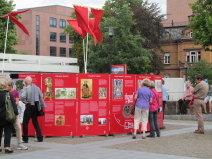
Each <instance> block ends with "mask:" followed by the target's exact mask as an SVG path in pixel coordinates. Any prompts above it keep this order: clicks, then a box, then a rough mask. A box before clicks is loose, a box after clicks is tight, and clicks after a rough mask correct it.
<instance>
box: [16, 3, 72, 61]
mask: <svg viewBox="0 0 212 159" xmlns="http://www.w3.org/2000/svg"><path fill="white" fill-rule="evenodd" d="M29 9H30V11H28V12H25V13H23V14H22V18H21V19H20V22H21V23H22V24H23V25H24V26H25V27H26V28H27V30H28V31H29V34H30V36H29V37H28V36H27V35H25V34H24V33H23V32H22V30H20V29H19V28H17V37H18V39H19V43H18V44H17V45H15V46H14V49H15V50H17V51H20V52H24V53H26V54H29V55H41V56H60V57H73V49H72V45H73V40H72V38H71V36H70V37H69V35H66V34H64V33H63V32H64V28H65V26H66V25H67V21H66V20H67V19H69V17H70V15H71V14H72V12H73V11H74V9H73V8H70V7H64V6H59V5H53V6H44V7H36V8H29Z"/></svg>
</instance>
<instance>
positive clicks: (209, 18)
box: [190, 0, 212, 51]
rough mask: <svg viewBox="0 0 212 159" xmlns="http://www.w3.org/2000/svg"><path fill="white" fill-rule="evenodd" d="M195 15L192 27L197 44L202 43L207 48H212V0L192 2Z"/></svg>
mask: <svg viewBox="0 0 212 159" xmlns="http://www.w3.org/2000/svg"><path fill="white" fill-rule="evenodd" d="M190 6H191V8H192V11H193V14H194V15H193V16H192V17H191V24H190V27H191V28H192V30H193V37H194V39H195V41H196V43H197V44H201V45H202V46H203V47H204V49H205V50H210V51H212V50H211V49H210V46H211V45H212V1H211V0H196V1H195V2H194V3H191V4H190Z"/></svg>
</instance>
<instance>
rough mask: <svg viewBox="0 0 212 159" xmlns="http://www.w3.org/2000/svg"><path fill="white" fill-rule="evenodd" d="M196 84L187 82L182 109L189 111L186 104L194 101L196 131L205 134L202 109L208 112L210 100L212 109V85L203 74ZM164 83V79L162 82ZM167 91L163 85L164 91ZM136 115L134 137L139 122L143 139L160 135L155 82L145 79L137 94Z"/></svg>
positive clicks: (164, 103) (198, 77)
mask: <svg viewBox="0 0 212 159" xmlns="http://www.w3.org/2000/svg"><path fill="white" fill-rule="evenodd" d="M195 81H196V86H195V87H194V88H193V87H192V85H191V83H190V82H186V91H185V94H184V96H183V97H182V99H181V100H179V104H180V111H181V112H182V113H187V110H186V106H187V105H188V104H189V103H190V102H191V101H192V102H193V103H192V104H193V105H194V114H195V117H196V120H197V123H198V124H197V125H198V126H197V129H196V130H195V131H194V133H197V134H204V120H203V115H202V109H203V111H204V113H206V106H205V105H206V103H207V102H208V101H209V113H211V111H212V107H211V105H212V104H211V102H212V87H211V86H210V85H209V84H207V83H206V82H205V81H204V79H203V76H202V75H197V76H196V77H195ZM162 84H163V85H164V81H163V82H162ZM164 91H165V93H166V88H165V87H163V89H162V92H164ZM135 101H136V103H135V116H134V133H133V136H132V138H133V139H136V134H137V130H138V129H139V124H140V123H142V130H143V133H142V139H145V138H146V137H155V136H156V135H157V137H160V127H159V123H158V119H157V114H158V111H159V109H158V108H159V96H158V92H157V91H156V89H155V85H154V82H151V81H150V80H149V79H144V80H143V82H142V84H141V86H140V87H139V88H138V90H137V91H136V95H135ZM165 105H166V99H165V98H163V111H164V109H165ZM148 120H149V122H150V134H149V135H148V136H146V131H147V123H148Z"/></svg>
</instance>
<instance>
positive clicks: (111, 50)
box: [105, 26, 116, 73]
mask: <svg viewBox="0 0 212 159" xmlns="http://www.w3.org/2000/svg"><path fill="white" fill-rule="evenodd" d="M105 28H108V36H109V38H110V52H109V57H108V60H109V69H110V70H109V72H110V73H111V66H112V53H113V49H112V38H113V35H114V29H115V28H116V27H113V26H109V27H105Z"/></svg>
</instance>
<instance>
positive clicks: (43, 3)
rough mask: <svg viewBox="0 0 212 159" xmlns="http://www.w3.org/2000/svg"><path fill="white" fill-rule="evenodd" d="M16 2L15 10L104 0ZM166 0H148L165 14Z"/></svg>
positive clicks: (99, 5) (99, 3)
mask: <svg viewBox="0 0 212 159" xmlns="http://www.w3.org/2000/svg"><path fill="white" fill-rule="evenodd" d="M13 1H14V4H16V7H15V10H17V9H23V8H33V7H40V6H48V5H62V6H68V7H72V5H73V4H78V5H84V6H88V7H94V8H102V6H103V5H104V3H105V1H106V0H13ZM166 1H167V0H149V2H151V3H158V5H159V7H160V8H161V13H162V14H166Z"/></svg>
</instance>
